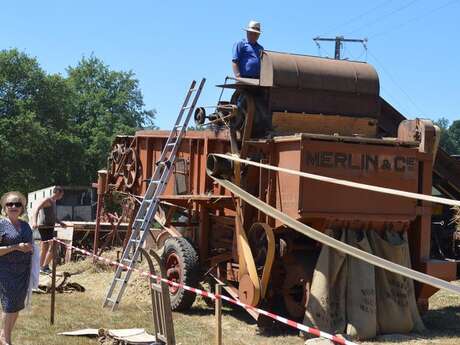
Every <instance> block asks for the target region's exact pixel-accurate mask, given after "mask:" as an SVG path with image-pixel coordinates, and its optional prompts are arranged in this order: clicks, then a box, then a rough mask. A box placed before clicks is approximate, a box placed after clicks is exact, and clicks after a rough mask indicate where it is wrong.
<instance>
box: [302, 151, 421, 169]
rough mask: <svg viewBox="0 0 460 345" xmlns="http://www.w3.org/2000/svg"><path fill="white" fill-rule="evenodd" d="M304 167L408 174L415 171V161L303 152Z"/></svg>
mask: <svg viewBox="0 0 460 345" xmlns="http://www.w3.org/2000/svg"><path fill="white" fill-rule="evenodd" d="M304 161H305V164H306V166H311V167H316V168H334V169H350V170H361V171H394V172H400V173H404V172H409V171H415V170H416V169H417V160H416V158H415V157H410V156H388V155H384V156H383V155H378V154H368V153H349V152H328V151H319V152H310V151H304Z"/></svg>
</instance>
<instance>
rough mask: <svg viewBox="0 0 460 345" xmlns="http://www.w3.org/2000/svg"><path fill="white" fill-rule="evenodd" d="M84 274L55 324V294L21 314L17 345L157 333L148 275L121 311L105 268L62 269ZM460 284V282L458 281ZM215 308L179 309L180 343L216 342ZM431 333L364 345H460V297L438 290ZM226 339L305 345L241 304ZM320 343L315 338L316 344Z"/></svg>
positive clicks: (226, 318) (61, 303) (226, 315)
mask: <svg viewBox="0 0 460 345" xmlns="http://www.w3.org/2000/svg"><path fill="white" fill-rule="evenodd" d="M63 270H65V271H68V272H82V273H80V274H77V275H74V276H73V277H72V280H73V281H76V282H78V283H80V284H81V285H83V286H84V287H85V288H86V292H83V293H78V292H75V293H65V294H58V295H57V298H56V306H57V310H56V322H55V325H54V326H50V324H49V313H50V295H34V299H33V305H32V309H31V310H30V311H27V312H22V313H21V315H20V317H19V321H18V324H17V328H16V332H15V334H14V344H15V345H50V344H56V345H77V344H78V345H80V344H99V342H98V340H97V339H89V338H77V337H64V336H59V335H57V333H58V332H62V331H70V330H77V329H82V328H140V327H141V328H146V329H147V330H148V331H149V332H152V321H151V320H152V317H151V307H150V304H149V301H150V300H149V296H148V293H147V291H148V290H147V282H146V280H145V279H144V278H140V277H136V276H135V275H133V278H136V279H133V278H132V280H131V284H130V286H129V288H128V289H127V290H126V293H125V297H124V299H123V303H122V305H121V307H120V309H119V310H118V311H117V312H114V313H112V312H110V311H108V310H105V309H102V308H101V305H102V301H103V297H104V294H105V292H106V289H107V287H108V284H109V283H110V281H111V278H112V276H113V273H112V271H109V270H107V268H106V267H102V266H99V265H97V266H94V265H93V264H92V262H91V261H90V260H85V261H80V262H78V263H71V264H67V265H65V266H62V267H60V268H59V271H63ZM459 283H460V282H459ZM213 315H214V310H213V309H212V307H209V306H208V305H207V304H206V303H205V302H204V301H203V300H202V299H201V298H199V299H197V301H196V302H195V304H194V306H193V308H192V310H191V311H190V312H188V313H186V314H183V313H174V314H173V318H174V329H175V333H176V340H177V343H178V344H182V345H186V344H187V345H188V344H190V345H194V344H197V345H198V344H214V332H215V328H214V316H213ZM424 321H425V324H426V326H427V327H428V328H429V331H427V332H426V334H421V335H387V336H382V337H379V338H378V339H377V340H375V341H373V342H366V343H365V344H374V345H377V344H452V345H453V344H460V297H458V296H453V295H450V294H448V293H445V292H438V293H437V294H436V295H435V296H434V297H433V298H432V300H431V307H430V311H429V312H428V313H427V314H426V315H425V316H424ZM223 339H224V340H223V343H224V344H226V345H227V344H228V345H236V344H248V345H249V344H260V345H262V344H267V345H272V344H273V345H274V344H283V345H291V344H292V345H293V344H298V345H300V344H303V343H304V340H302V338H300V337H298V336H297V334H296V332H287V333H285V334H283V335H278V336H265V335H261V334H259V333H258V331H257V327H256V325H255V323H254V322H253V321H252V319H251V318H250V317H249V316H248V315H247V314H246V313H245V312H244V311H243V310H242V309H238V308H236V307H229V306H225V305H224V312H223ZM314 343H316V342H312V344H314Z"/></svg>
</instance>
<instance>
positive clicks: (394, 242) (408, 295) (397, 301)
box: [368, 231, 417, 334]
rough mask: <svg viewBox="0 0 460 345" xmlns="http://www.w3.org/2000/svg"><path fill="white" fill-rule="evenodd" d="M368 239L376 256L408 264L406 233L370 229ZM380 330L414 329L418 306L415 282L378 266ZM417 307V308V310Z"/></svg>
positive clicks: (406, 331)
mask: <svg viewBox="0 0 460 345" xmlns="http://www.w3.org/2000/svg"><path fill="white" fill-rule="evenodd" d="M368 235H369V242H370V245H371V247H372V250H373V252H374V254H375V255H377V256H380V257H382V258H384V259H387V260H390V261H392V262H394V263H397V264H399V265H403V266H405V265H407V264H408V253H409V245H408V243H407V240H406V238H405V237H404V236H402V235H401V234H399V233H396V232H393V231H385V232H384V233H383V234H382V236H383V238H382V237H381V236H380V235H379V234H378V233H377V232H376V231H370V232H369V234H368ZM375 278H376V279H375V285H376V296H377V324H378V333H381V334H385V333H409V332H411V331H412V330H413V329H414V326H415V324H416V323H417V322H414V317H413V313H414V310H415V309H416V306H415V297H414V293H413V284H412V281H411V280H410V279H408V278H406V277H403V276H401V275H399V274H395V273H392V272H389V271H387V270H384V269H381V268H379V267H376V268H375ZM414 306H415V309H414Z"/></svg>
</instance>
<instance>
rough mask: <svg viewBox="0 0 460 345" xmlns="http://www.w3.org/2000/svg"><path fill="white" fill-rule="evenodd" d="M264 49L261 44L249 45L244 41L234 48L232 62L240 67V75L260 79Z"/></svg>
mask: <svg viewBox="0 0 460 345" xmlns="http://www.w3.org/2000/svg"><path fill="white" fill-rule="evenodd" d="M263 50H264V47H262V46H261V45H260V44H259V43H257V42H256V43H254V44H253V43H249V42H248V41H247V40H246V39H243V40H241V41H239V42H237V43H235V45H234V46H233V59H232V61H233V62H234V63H236V64H237V65H238V68H239V69H240V74H241V76H242V77H244V78H259V75H260V56H261V53H262V51H263Z"/></svg>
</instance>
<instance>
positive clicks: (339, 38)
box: [313, 36, 367, 60]
mask: <svg viewBox="0 0 460 345" xmlns="http://www.w3.org/2000/svg"><path fill="white" fill-rule="evenodd" d="M313 41H315V43H316V45H317V46H318V48H320V47H321V46H320V43H319V42H335V53H334V59H336V60H340V54H341V50H342V47H343V42H353V43H362V44H363V46H364V48H366V44H367V38H364V39H357V38H345V37H343V36H336V37H335V38H332V37H319V36H317V37H315V38H313Z"/></svg>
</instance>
